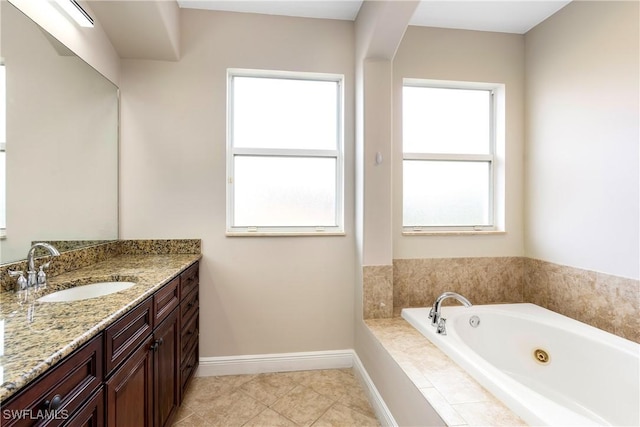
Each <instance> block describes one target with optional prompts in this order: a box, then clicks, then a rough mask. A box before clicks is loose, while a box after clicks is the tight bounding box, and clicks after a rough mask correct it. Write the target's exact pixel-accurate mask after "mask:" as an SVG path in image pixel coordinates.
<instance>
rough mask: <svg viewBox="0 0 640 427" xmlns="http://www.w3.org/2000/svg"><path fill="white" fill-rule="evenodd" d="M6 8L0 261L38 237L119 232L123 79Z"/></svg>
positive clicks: (1, 14)
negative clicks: (111, 77)
mask: <svg viewBox="0 0 640 427" xmlns="http://www.w3.org/2000/svg"><path fill="white" fill-rule="evenodd" d="M0 7H1V10H0V18H1V23H0V31H1V34H0V41H1V45H0V58H1V61H0V62H1V63H2V64H3V65H4V66H3V67H1V68H3V71H4V73H5V76H4V79H3V81H4V82H5V84H6V86H5V91H4V94H5V102H1V101H2V100H1V99H0V103H1V104H2V107H0V114H1V115H2V117H3V118H6V122H5V123H6V127H5V126H3V125H4V124H5V123H0V139H1V140H0V197H2V201H0V226H2V228H3V230H2V237H0V239H1V240H0V263H8V262H13V261H17V260H20V259H24V258H25V257H26V255H27V251H28V250H29V247H30V246H31V243H32V242H33V241H63V240H65V241H70V240H72V241H85V242H88V243H91V244H95V241H96V240H114V239H117V238H118V89H117V87H115V86H114V85H113V84H112V83H111V82H110V81H108V80H107V79H106V78H104V76H102V75H101V74H99V73H98V72H97V71H96V70H94V69H93V68H91V67H90V66H89V65H88V64H86V63H85V62H84V61H83V60H82V59H80V58H78V57H77V56H76V55H74V54H73V52H71V51H70V50H69V49H67V48H66V47H65V46H64V45H62V44H61V43H60V42H58V41H57V40H56V39H54V38H53V37H51V36H50V35H49V34H48V33H47V32H45V31H44V30H43V29H41V28H40V27H39V26H38V25H37V24H35V23H34V22H33V21H31V20H30V19H29V18H28V17H26V16H25V15H24V14H23V13H22V12H20V11H19V10H18V9H16V8H15V7H14V6H13V5H11V4H10V3H8V2H6V1H2V2H0ZM1 77H2V76H1V75H0V78H1ZM0 87H1V85H0ZM1 95H2V92H0V96H1ZM2 121H3V120H0V122H2ZM3 129H6V130H5V131H4V134H3V132H2V131H3ZM5 157H6V158H5ZM3 187H4V188H5V191H4V192H3V190H2V188H3ZM70 247H73V246H70Z"/></svg>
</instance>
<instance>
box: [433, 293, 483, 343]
mask: <svg viewBox="0 0 640 427" xmlns="http://www.w3.org/2000/svg"><path fill="white" fill-rule="evenodd" d="M448 298H455V299H456V300H458V301H460V302H461V303H462V304H463V305H464V306H465V307H471V306H472V305H473V304H471V302H469V300H468V299H466V298H465V297H463V296H462V295H460V294H458V293H456V292H445V293H443V294H442V295H440V296H439V297H438V298H436V301H435V302H434V303H433V306H432V307H431V310H430V311H429V319H431V325H432V326H435V327H436V332H437V333H438V334H440V335H447V328H446V326H445V324H446V322H447V319H445V318H444V317H442V314H441V313H440V306H441V305H442V302H443V301H444V300H446V299H448Z"/></svg>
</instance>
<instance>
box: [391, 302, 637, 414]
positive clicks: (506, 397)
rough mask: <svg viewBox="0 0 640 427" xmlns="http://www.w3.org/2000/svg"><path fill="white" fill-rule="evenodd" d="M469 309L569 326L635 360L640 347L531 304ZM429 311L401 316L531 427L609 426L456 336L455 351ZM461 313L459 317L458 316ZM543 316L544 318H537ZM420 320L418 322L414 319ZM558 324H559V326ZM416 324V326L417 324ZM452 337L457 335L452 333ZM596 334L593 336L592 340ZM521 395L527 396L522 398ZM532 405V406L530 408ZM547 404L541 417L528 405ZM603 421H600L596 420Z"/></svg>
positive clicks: (454, 310)
mask: <svg viewBox="0 0 640 427" xmlns="http://www.w3.org/2000/svg"><path fill="white" fill-rule="evenodd" d="M470 309H474V311H475V312H479V313H480V314H481V313H482V312H483V311H491V312H502V313H503V314H506V315H511V316H513V315H515V314H516V313H517V315H518V317H521V318H524V319H530V320H534V321H536V322H539V323H544V324H546V325H548V326H552V327H557V326H558V324H560V326H563V325H564V326H569V329H570V330H571V331H572V333H576V334H578V335H580V336H582V337H584V338H586V339H589V340H595V339H598V340H602V341H604V342H605V343H608V344H610V345H613V346H615V347H617V348H619V349H621V350H622V351H624V352H625V353H628V354H631V355H633V356H635V357H638V349H639V348H640V345H638V344H637V343H635V342H633V341H630V340H627V339H625V338H622V337H619V336H617V335H613V334H610V333H608V332H606V331H602V330H600V329H597V328H595V327H593V326H590V325H587V324H585V323H583V322H580V321H578V320H575V319H571V318H569V317H567V316H564V315H561V314H559V313H556V312H554V311H551V310H548V309H546V308H544V307H541V306H538V305H536V304H532V303H506V304H484V305H474V306H472V307H471V308H470ZM429 310H430V308H426V307H415V308H404V309H403V310H402V313H401V317H402V318H403V319H404V320H406V321H407V322H408V323H409V324H410V325H411V326H412V327H414V328H415V329H416V330H418V331H419V332H420V333H421V334H422V335H423V336H425V337H426V338H427V339H428V340H429V341H430V342H431V343H432V344H433V345H435V346H436V347H437V348H438V349H439V350H441V351H442V352H443V353H444V354H445V355H447V356H448V357H449V358H450V359H452V360H453V361H454V362H455V363H456V364H458V365H459V366H460V367H461V368H462V369H463V370H464V371H465V372H466V373H467V374H468V375H469V376H471V377H472V378H474V379H475V380H476V381H477V382H478V383H479V384H480V385H482V386H483V387H484V388H485V389H487V390H488V391H489V392H490V393H491V394H493V395H494V396H495V397H496V398H497V399H498V400H500V401H501V402H502V403H504V404H505V405H506V406H507V407H508V408H510V409H511V410H512V411H513V412H514V413H515V414H517V415H518V416H520V417H521V418H522V419H523V420H524V421H525V422H527V423H528V424H530V425H553V424H554V422H555V423H556V425H558V422H560V423H561V424H560V425H576V426H582V425H602V422H604V423H608V421H607V420H605V419H603V418H602V417H600V416H599V415H598V414H595V413H592V417H588V416H585V415H583V414H580V413H577V412H575V411H573V410H571V409H569V408H566V407H564V406H562V405H560V404H558V403H556V402H554V401H553V400H551V399H547V398H546V397H544V396H542V395H541V394H539V393H538V392H536V391H535V390H532V389H530V388H529V387H527V386H525V385H524V384H522V383H520V382H518V381H517V380H515V379H514V378H512V377H510V376H509V375H507V374H505V373H503V372H502V371H500V370H499V369H498V368H497V367H495V366H494V365H493V364H491V363H489V362H488V361H487V360H486V359H483V358H482V357H481V356H480V355H478V354H477V353H476V352H475V351H474V350H473V349H472V348H471V347H469V346H468V345H467V344H466V343H464V342H463V341H462V340H461V339H460V338H459V337H456V338H454V339H458V340H459V343H460V345H461V346H463V347H464V348H463V349H459V348H456V346H454V345H451V340H449V341H447V339H446V338H447V337H448V335H445V336H442V335H438V334H436V333H435V328H434V327H432V326H431V325H430V321H429V319H428V313H429ZM465 310H468V309H467V308H465V307H462V306H445V307H442V316H443V317H444V318H447V316H450V317H452V320H454V319H453V318H454V317H455V316H457V315H464V314H465ZM458 313H460V314H458ZM541 314H542V315H544V316H545V317H544V318H543V319H541V318H540V315H541ZM416 317H420V319H416ZM558 322H559V323H558ZM416 323H417V324H416ZM453 335H456V334H455V333H454V334H453ZM594 335H595V337H594ZM465 349H466V350H468V351H469V352H470V353H471V354H472V355H475V358H474V357H472V358H469V357H467V356H465V355H464V351H461V350H465ZM508 390H515V391H516V392H515V393H513V392H509V391H508ZM522 396H526V399H523V397H522ZM532 402H533V405H532ZM537 405H546V406H547V407H548V408H546V409H548V410H546V409H545V413H544V414H538V413H535V412H533V411H532V409H530V407H531V406H534V407H535V406H537ZM597 419H600V420H602V421H601V422H598V421H596V420H597Z"/></svg>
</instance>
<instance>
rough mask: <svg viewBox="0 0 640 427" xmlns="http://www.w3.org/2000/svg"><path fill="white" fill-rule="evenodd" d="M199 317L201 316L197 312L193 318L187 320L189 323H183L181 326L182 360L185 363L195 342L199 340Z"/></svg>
mask: <svg viewBox="0 0 640 427" xmlns="http://www.w3.org/2000/svg"><path fill="white" fill-rule="evenodd" d="M198 318H199V316H198V315H197V314H196V315H195V316H193V317H191V319H189V320H187V323H185V324H183V325H182V327H181V336H180V354H181V357H180V361H181V363H184V361H185V359H186V358H187V356H188V353H189V351H190V350H191V348H192V347H193V346H194V342H197V341H198Z"/></svg>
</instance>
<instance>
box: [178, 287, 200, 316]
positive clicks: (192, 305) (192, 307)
mask: <svg viewBox="0 0 640 427" xmlns="http://www.w3.org/2000/svg"><path fill="white" fill-rule="evenodd" d="M199 306H200V298H199V291H198V290H197V289H196V290H194V291H193V292H191V293H190V294H189V295H187V297H186V298H185V299H184V300H182V302H181V303H180V318H181V319H182V321H183V322H186V321H188V320H189V319H191V318H192V317H193V315H194V314H195V313H196V311H198V308H199Z"/></svg>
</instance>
